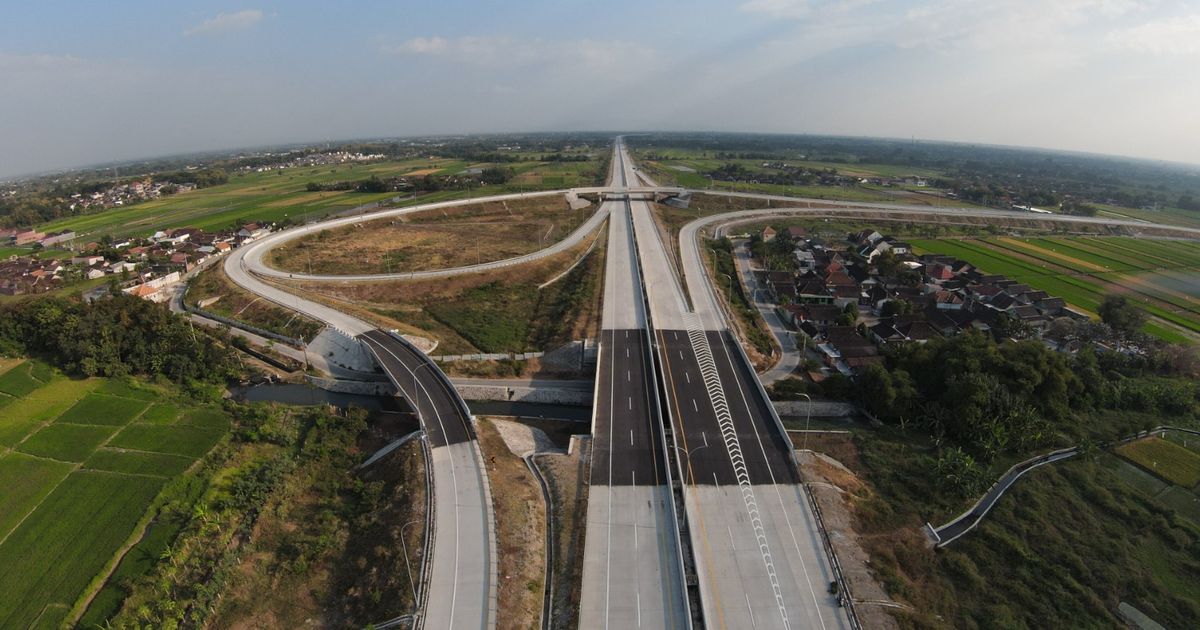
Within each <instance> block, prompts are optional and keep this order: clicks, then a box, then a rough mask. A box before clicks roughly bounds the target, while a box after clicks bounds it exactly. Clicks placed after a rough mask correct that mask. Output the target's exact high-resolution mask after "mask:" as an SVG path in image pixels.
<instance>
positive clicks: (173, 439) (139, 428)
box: [108, 423, 224, 458]
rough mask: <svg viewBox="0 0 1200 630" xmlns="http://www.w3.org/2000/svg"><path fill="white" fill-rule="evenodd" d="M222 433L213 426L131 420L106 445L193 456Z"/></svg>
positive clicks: (199, 453) (201, 451) (203, 452)
mask: <svg viewBox="0 0 1200 630" xmlns="http://www.w3.org/2000/svg"><path fill="white" fill-rule="evenodd" d="M223 434H224V432H223V431H220V430H216V429H200V428H196V427H182V426H159V425H151V424H137V423H134V424H131V425H129V426H127V427H125V428H124V429H123V430H122V431H121V432H120V433H118V434H117V435H116V436H115V437H113V439H112V440H111V441H110V442H109V443H108V445H109V446H110V447H113V448H127V449H132V450H137V451H149V452H152V453H166V454H168V455H184V456H187V457H193V458H194V457H200V456H201V455H204V454H205V453H207V452H208V450H209V449H210V448H212V447H213V445H214V444H216V443H217V440H219V439H221V436H222V435H223Z"/></svg>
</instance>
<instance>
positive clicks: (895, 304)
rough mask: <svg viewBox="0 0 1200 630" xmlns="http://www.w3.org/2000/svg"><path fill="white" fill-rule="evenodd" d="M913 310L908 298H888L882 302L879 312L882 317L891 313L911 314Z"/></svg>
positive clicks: (889, 315)
mask: <svg viewBox="0 0 1200 630" xmlns="http://www.w3.org/2000/svg"><path fill="white" fill-rule="evenodd" d="M912 312H913V303H912V302H909V301H908V300H888V301H887V302H884V303H883V309H881V310H880V312H879V314H880V315H882V316H884V317H891V316H893V315H911V314H912Z"/></svg>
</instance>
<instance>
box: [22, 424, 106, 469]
mask: <svg viewBox="0 0 1200 630" xmlns="http://www.w3.org/2000/svg"><path fill="white" fill-rule="evenodd" d="M116 432H117V428H116V427H106V426H97V425H90V424H61V423H57V422H56V423H54V424H51V425H49V426H47V427H44V428H43V429H42V430H40V431H38V432H37V433H34V434H33V435H31V436H29V438H27V439H26V440H25V441H24V442H22V443H21V444H20V445H19V446H17V450H19V451H21V452H22V453H27V454H29V455H36V456H38V457H46V458H49V459H53V460H56V461H63V462H82V461H84V460H85V459H87V458H88V457H89V456H90V455H91V454H92V451H94V450H96V448H97V447H99V446H100V445H101V444H103V443H104V441H105V440H107V439H108V438H110V437H112V435H113V434H114V433H116Z"/></svg>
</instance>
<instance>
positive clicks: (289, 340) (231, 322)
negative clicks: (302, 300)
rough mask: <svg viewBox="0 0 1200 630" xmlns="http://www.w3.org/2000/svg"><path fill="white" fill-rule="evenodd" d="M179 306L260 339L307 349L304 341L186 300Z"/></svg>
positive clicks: (181, 301) (182, 300) (180, 301)
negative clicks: (193, 304) (214, 311)
mask: <svg viewBox="0 0 1200 630" xmlns="http://www.w3.org/2000/svg"><path fill="white" fill-rule="evenodd" d="M179 305H180V306H182V307H183V310H185V311H187V312H188V313H191V314H193V315H199V316H200V317H203V318H206V319H211V320H213V321H217V322H221V323H222V324H225V325H226V326H232V327H234V328H240V329H242V330H244V331H246V332H250V333H254V334H256V335H258V336H260V337H266V338H268V339H274V340H275V341H280V342H283V343H286V344H287V345H289V346H293V347H295V348H301V349H303V348H304V347H305V343H304V340H303V339H296V338H294V337H288V336H285V335H281V334H279V333H276V332H271V331H269V330H266V329H264V328H259V327H258V326H253V325H250V324H247V323H245V322H241V321H238V320H236V319H233V318H230V317H225V316H224V315H218V314H216V313H213V312H212V311H206V310H204V309H202V308H200V307H198V306H192V305H191V304H188V303H187V300H186V299H180V300H179Z"/></svg>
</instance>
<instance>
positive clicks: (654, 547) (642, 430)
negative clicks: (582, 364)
mask: <svg viewBox="0 0 1200 630" xmlns="http://www.w3.org/2000/svg"><path fill="white" fill-rule="evenodd" d="M618 146H619V141H618ZM619 156H620V153H619V151H614V158H613V162H614V164H613V170H614V176H613V177H614V179H613V181H617V182H620V181H621V180H620V179H619V177H620V175H621V171H622V170H623V167H622V165H621V163H620V159H619ZM606 205H608V206H609V216H610V220H609V232H608V248H607V252H608V254H607V259H606V263H605V265H606V269H605V282H604V308H603V313H602V316H601V323H602V331H601V334H600V354H599V358H598V362H597V369H596V390H595V398H594V401H595V402H594V406H593V416H592V461H591V482H590V491H589V494H588V506H587V522H586V534H585V538H584V561H583V588H582V593H581V599H580V609H579V627H580V628H584V629H598V628H613V629H614V630H615V629H618V628H620V629H624V628H688V627H690V619H689V617H688V610H687V606H686V604H685V602H686V599H685V593H684V583H683V579H682V573H683V568H682V561H681V560H680V556H679V547H678V544H677V543H678V540H677V537H678V530H677V527H676V520H675V512H674V504H673V500H672V496H671V488H670V481H669V478H668V470H667V464H666V458H665V457H664V452H663V448H664V445H665V440H664V438H663V434H662V430H663V425H662V419H661V417H660V416H659V413H658V399H657V391H658V390H657V387H656V381H655V376H654V371H653V368H652V365H651V355H650V352H651V348H650V343H649V341H650V339H649V335H648V333H647V329H646V315H645V304H644V301H643V297H642V290H641V281H640V279H639V273H638V269H637V261H636V259H635V258H634V251H633V235H632V233H631V231H630V224H629V211H628V205H627V203H626V202H607V204H606Z"/></svg>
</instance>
